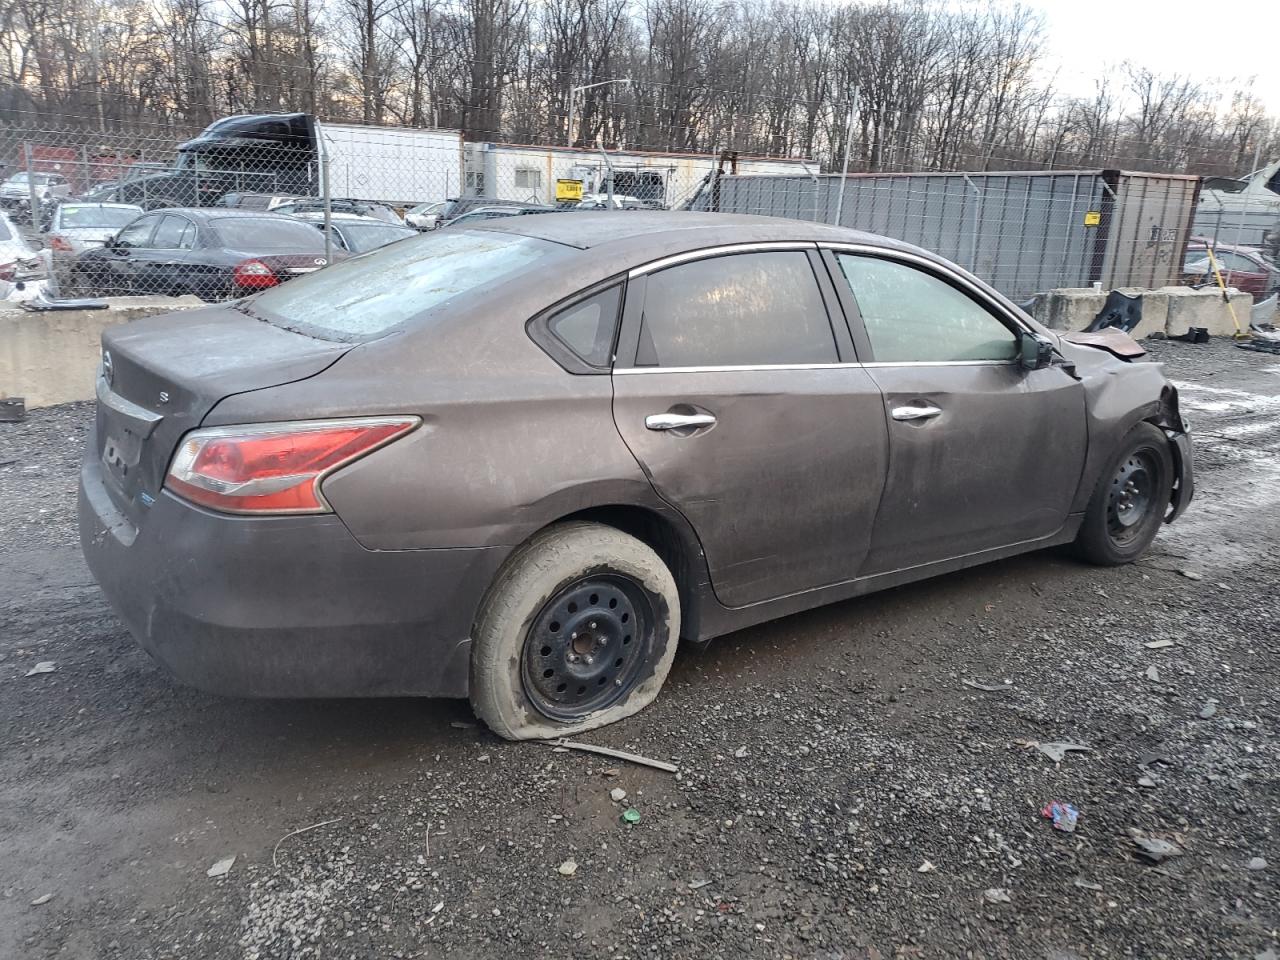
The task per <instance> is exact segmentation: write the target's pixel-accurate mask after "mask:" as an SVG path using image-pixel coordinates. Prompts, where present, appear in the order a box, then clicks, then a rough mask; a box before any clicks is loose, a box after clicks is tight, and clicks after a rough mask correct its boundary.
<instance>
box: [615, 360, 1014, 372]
mask: <svg viewBox="0 0 1280 960" xmlns="http://www.w3.org/2000/svg"><path fill="white" fill-rule="evenodd" d="M1017 364H1018V361H1017V360H915V361H902V362H895V361H892V360H884V361H874V362H871V363H763V364H758V365H755V366H748V365H742V364H736V365H733V366H724V367H713V366H702V367H615V368H614V371H613V372H614V373H615V374H617V375H624V374H625V375H630V374H637V373H745V372H749V371H754V370H763V371H770V370H845V369H861V368H865V367H1012V366H1017Z"/></svg>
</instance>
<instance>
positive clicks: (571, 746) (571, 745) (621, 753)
mask: <svg viewBox="0 0 1280 960" xmlns="http://www.w3.org/2000/svg"><path fill="white" fill-rule="evenodd" d="M542 742H543V743H545V744H546V745H547V746H549V747H554V748H556V749H559V750H581V751H582V752H584V753H598V754H600V756H602V757H613V758H614V759H616V760H630V761H631V762H632V763H638V764H640V765H641V766H644V767H653V768H654V769H655V770H663V771H665V772H667V773H675V772H676V771H677V770H678V769H679V768H678V767H677V766H676V765H675V764H674V763H667V762H666V761H665V760H654V759H652V758H650V757H642V756H640V754H638V753H627V752H626V751H625V750H614V749H613V748H612V747H600V746H596V745H595V744H594V743H581V742H579V741H577V740H565V739H564V738H561V739H559V740H544V741H542Z"/></svg>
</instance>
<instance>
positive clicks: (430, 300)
mask: <svg viewBox="0 0 1280 960" xmlns="http://www.w3.org/2000/svg"><path fill="white" fill-rule="evenodd" d="M298 225H299V227H301V228H302V229H304V230H308V231H310V232H311V233H313V234H314V235H315V236H317V237H320V236H321V235H320V231H318V230H316V229H315V228H314V227H313V226H310V225H308V224H303V223H299V224H298ZM321 240H322V241H323V238H322V237H321ZM564 249H565V248H564V247H562V246H561V245H560V244H558V243H552V242H551V241H549V240H538V239H535V238H533V237H521V236H516V235H514V234H504V233H490V232H488V231H479V230H477V231H471V230H458V231H449V230H442V231H439V232H436V233H429V234H424V235H423V236H421V237H418V238H416V239H408V240H404V241H402V242H400V243H393V244H391V245H390V246H387V247H383V248H382V249H381V250H375V251H373V252H372V253H367V254H365V255H364V256H362V257H357V258H353V259H351V260H346V261H344V262H342V263H338V264H334V265H332V266H329V267H326V268H325V269H323V270H319V271H317V272H316V273H312V274H308V275H307V276H305V277H299V278H298V279H296V280H290V281H289V282H288V283H286V284H282V285H281V286H278V287H273V288H272V289H270V290H268V291H266V292H265V293H262V294H259V295H258V296H256V297H254V298H253V300H252V301H251V303H252V307H251V309H252V310H253V311H254V312H261V313H262V314H263V316H264V317H265V318H266V319H267V320H269V321H270V322H272V323H276V324H278V325H280V326H283V327H288V328H290V329H298V330H302V331H304V332H306V333H310V334H314V335H316V336H321V337H327V338H331V339H337V340H360V339H367V338H369V337H374V336H378V335H379V334H381V333H383V332H385V331H387V330H390V329H391V328H392V327H394V326H396V325H398V324H401V323H404V322H405V321H406V320H411V319H414V318H416V317H419V316H420V315H421V314H423V313H425V312H426V311H428V310H430V309H431V308H432V307H437V306H440V305H442V304H445V303H449V302H452V301H454V300H456V299H457V298H459V297H463V296H466V295H467V294H468V293H469V292H471V291H473V290H484V289H487V288H489V287H491V286H493V285H494V284H495V283H498V282H500V281H502V280H503V279H505V278H507V277H509V276H511V275H514V274H516V273H518V272H520V271H523V270H527V269H529V268H531V267H533V266H534V265H535V264H539V261H542V260H543V259H544V258H549V257H552V256H553V255H554V254H555V253H556V252H557V251H562V250H564Z"/></svg>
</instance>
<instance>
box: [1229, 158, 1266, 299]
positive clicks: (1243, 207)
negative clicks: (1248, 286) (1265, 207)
mask: <svg viewBox="0 0 1280 960" xmlns="http://www.w3.org/2000/svg"><path fill="white" fill-rule="evenodd" d="M1261 159H1262V141H1261V140H1259V141H1258V143H1257V146H1255V147H1254V148H1253V169H1254V170H1257V169H1258V161H1259V160H1261ZM1252 200H1253V194H1251V193H1250V192H1249V191H1248V190H1245V192H1244V203H1242V204H1240V222H1239V223H1238V224H1236V242H1235V244H1234V246H1235V248H1236V249H1237V250H1238V249H1240V238H1241V236H1242V235H1243V234H1244V222H1245V219H1246V218H1247V217H1248V216H1249V203H1250V201H1252ZM1232 272H1233V271H1232V269H1231V268H1230V267H1227V279H1226V280H1225V281H1224V282H1225V283H1226V285H1227V286H1228V287H1229V286H1231V274H1232Z"/></svg>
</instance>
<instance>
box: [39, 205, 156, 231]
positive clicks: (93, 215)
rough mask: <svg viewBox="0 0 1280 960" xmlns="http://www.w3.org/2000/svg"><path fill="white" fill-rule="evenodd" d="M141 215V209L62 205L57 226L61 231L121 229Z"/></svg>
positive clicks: (59, 209)
mask: <svg viewBox="0 0 1280 960" xmlns="http://www.w3.org/2000/svg"><path fill="white" fill-rule="evenodd" d="M140 213H142V208H141V207H100V206H97V205H96V204H73V205H68V204H65V203H64V204H63V205H62V206H61V207H59V208H58V225H59V226H60V227H62V228H63V229H77V228H92V227H108V228H112V229H114V228H116V227H123V226H124V225H125V224H126V223H128V222H129V221H130V220H132V219H133V218H134V217H136V216H138V215H139V214H140Z"/></svg>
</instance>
